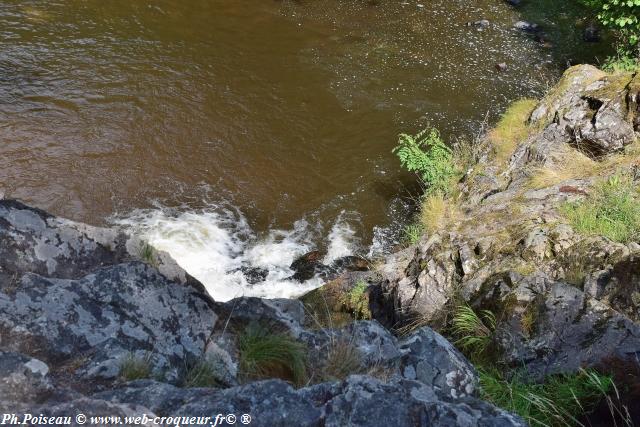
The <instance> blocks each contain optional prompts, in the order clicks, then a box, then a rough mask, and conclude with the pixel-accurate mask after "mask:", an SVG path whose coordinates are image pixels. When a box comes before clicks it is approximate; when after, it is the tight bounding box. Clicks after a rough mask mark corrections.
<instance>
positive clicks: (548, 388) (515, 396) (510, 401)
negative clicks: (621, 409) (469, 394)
mask: <svg viewBox="0 0 640 427" xmlns="http://www.w3.org/2000/svg"><path fill="white" fill-rule="evenodd" d="M480 386H481V390H482V395H483V397H484V398H485V399H486V400H488V401H490V402H492V403H494V404H495V405H497V406H499V407H501V408H503V409H506V410H508V411H511V412H515V413H516V414H518V415H520V416H521V417H523V418H524V419H525V420H526V421H527V422H528V423H529V424H530V425H531V426H573V425H579V426H582V425H583V424H582V423H581V421H580V418H582V417H583V416H585V415H586V414H588V413H589V412H590V410H592V409H593V408H594V407H595V405H597V404H598V403H599V402H600V401H601V400H602V399H606V398H607V396H608V393H609V392H610V391H611V390H612V389H613V388H614V385H613V381H612V380H611V378H610V377H607V376H604V375H601V374H598V373H597V372H595V371H586V370H581V371H579V372H578V373H575V374H567V375H551V376H548V377H546V378H545V379H544V382H542V383H533V382H527V381H525V379H524V378H523V377H522V376H521V375H514V376H513V378H511V379H510V380H507V379H505V378H503V376H502V374H501V373H500V372H498V371H497V370H491V371H486V370H485V371H483V370H481V371H480Z"/></svg>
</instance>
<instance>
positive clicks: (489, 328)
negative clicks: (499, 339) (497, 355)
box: [451, 305, 496, 357]
mask: <svg viewBox="0 0 640 427" xmlns="http://www.w3.org/2000/svg"><path fill="white" fill-rule="evenodd" d="M451 323H452V332H453V334H454V335H455V336H456V337H458V339H457V341H456V342H455V344H456V345H457V346H459V347H460V348H461V349H462V350H463V351H465V352H467V353H468V354H470V355H473V356H476V357H479V356H481V355H482V354H483V353H484V352H485V351H486V349H487V347H488V346H489V344H490V343H491V341H492V340H493V332H494V330H495V328H496V317H495V316H494V314H493V313H492V312H491V311H489V310H483V311H481V312H480V315H478V314H477V313H476V312H475V311H474V310H473V309H472V308H471V307H469V306H468V305H461V306H459V307H458V308H457V309H456V311H455V314H454V316H453V319H452V321H451Z"/></svg>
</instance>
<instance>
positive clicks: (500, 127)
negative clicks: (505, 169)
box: [488, 99, 538, 165]
mask: <svg viewBox="0 0 640 427" xmlns="http://www.w3.org/2000/svg"><path fill="white" fill-rule="evenodd" d="M537 104H538V101H536V100H533V99H521V100H519V101H516V102H514V103H513V104H511V105H510V106H509V108H507V111H505V112H504V114H503V115H502V117H501V118H500V120H499V121H498V124H497V125H496V126H495V128H493V129H492V130H491V131H489V135H488V138H489V141H490V142H491V145H492V146H493V148H494V150H495V153H496V160H497V162H498V163H499V164H501V165H504V164H506V163H507V162H508V160H509V158H510V157H511V155H512V154H513V152H514V151H515V149H516V146H517V145H518V143H520V142H522V141H523V140H524V139H525V138H526V137H527V136H528V135H529V132H530V129H529V126H528V124H527V122H528V120H529V116H531V113H532V112H533V110H534V108H535V107H536V105H537Z"/></svg>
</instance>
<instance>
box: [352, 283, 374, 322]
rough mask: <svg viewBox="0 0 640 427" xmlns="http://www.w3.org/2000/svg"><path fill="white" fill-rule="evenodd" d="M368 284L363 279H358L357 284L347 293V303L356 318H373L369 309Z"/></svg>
mask: <svg viewBox="0 0 640 427" xmlns="http://www.w3.org/2000/svg"><path fill="white" fill-rule="evenodd" d="M367 288H368V285H367V283H366V282H365V281H363V280H358V282H356V285H355V286H354V287H353V289H351V290H350V291H349V293H348V294H347V301H346V303H347V305H348V307H349V309H350V310H351V312H352V313H353V316H354V318H355V319H363V320H364V319H371V312H370V311H369V297H368V296H367V292H366V291H367Z"/></svg>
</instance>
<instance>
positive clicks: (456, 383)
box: [399, 327, 478, 399]
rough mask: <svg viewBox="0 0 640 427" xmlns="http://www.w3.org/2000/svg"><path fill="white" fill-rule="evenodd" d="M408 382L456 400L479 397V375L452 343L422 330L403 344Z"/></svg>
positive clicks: (425, 328)
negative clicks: (429, 388) (431, 388)
mask: <svg viewBox="0 0 640 427" xmlns="http://www.w3.org/2000/svg"><path fill="white" fill-rule="evenodd" d="M399 348H400V351H401V352H402V353H403V354H404V355H403V356H402V359H401V361H400V371H401V373H402V376H403V377H404V378H407V379H409V380H415V381H419V382H421V383H422V384H427V385H429V386H431V387H433V389H434V390H435V391H438V392H440V393H442V394H444V395H445V396H449V397H450V398H452V399H459V398H463V397H466V396H474V395H476V394H477V386H478V374H477V372H476V370H475V368H474V367H473V365H472V364H471V363H470V362H469V361H468V360H467V358H466V357H464V356H463V355H462V353H460V352H459V351H458V350H457V349H456V348H455V347H454V346H453V345H452V344H451V343H450V342H449V341H447V340H446V339H445V338H444V337H443V336H442V335H440V334H439V333H437V332H435V331H434V330H432V329H431V328H428V327H422V328H420V329H418V330H417V331H415V332H413V333H412V334H411V335H410V336H408V337H407V338H405V339H404V340H402V341H401V342H400V347H399Z"/></svg>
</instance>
